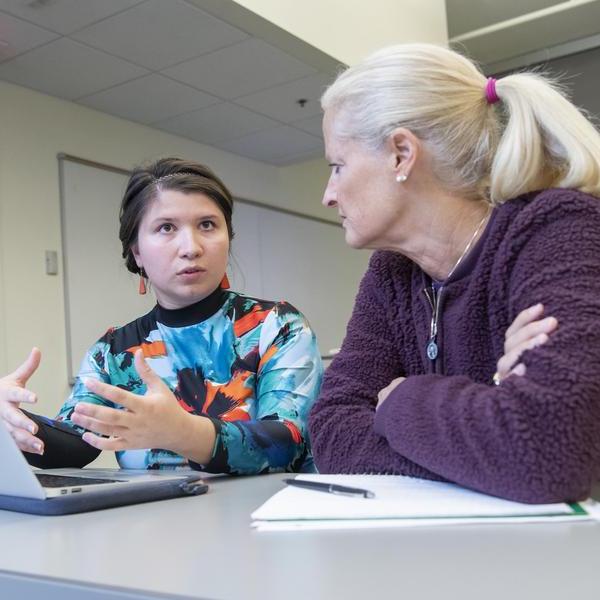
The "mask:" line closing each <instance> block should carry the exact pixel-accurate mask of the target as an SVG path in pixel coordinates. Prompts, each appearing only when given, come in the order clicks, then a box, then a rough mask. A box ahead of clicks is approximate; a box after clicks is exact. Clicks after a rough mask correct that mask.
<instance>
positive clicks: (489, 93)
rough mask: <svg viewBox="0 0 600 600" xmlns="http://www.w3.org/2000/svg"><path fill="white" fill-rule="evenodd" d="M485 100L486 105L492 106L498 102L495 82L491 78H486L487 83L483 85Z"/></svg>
mask: <svg viewBox="0 0 600 600" xmlns="http://www.w3.org/2000/svg"><path fill="white" fill-rule="evenodd" d="M485 99H486V100H487V102H488V104H494V103H496V102H498V100H500V98H498V94H497V93H496V80H495V79H494V78H493V77H488V80H487V83H486V84H485Z"/></svg>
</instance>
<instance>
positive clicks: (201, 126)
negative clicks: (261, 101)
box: [155, 102, 279, 144]
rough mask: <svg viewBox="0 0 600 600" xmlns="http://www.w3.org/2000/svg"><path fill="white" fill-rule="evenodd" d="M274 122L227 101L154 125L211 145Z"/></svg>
mask: <svg viewBox="0 0 600 600" xmlns="http://www.w3.org/2000/svg"><path fill="white" fill-rule="evenodd" d="M278 125H279V123H277V122H276V121H273V120H271V119H268V118H267V117H263V116H262V115H257V114H256V113H253V112H251V111H249V110H247V109H245V108H242V107H241V106H236V105H235V104H230V103H228V102H222V103H220V104H215V105H214V106H209V107H208V108H204V109H202V110H197V111H195V112H193V113H188V114H185V115H180V116H178V117H173V118H172V119H168V120H166V121H162V122H160V123H156V124H155V126H156V127H158V128H160V129H164V130H165V131H169V132H170V133H175V134H176V135H183V136H185V137H188V138H191V139H193V140H196V141H198V142H202V143H203V144H215V142H221V141H224V140H230V139H233V138H239V137H242V136H245V135H247V134H249V133H254V132H255V131H260V130H263V129H268V128H275V127H277V126H278Z"/></svg>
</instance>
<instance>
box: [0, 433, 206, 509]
mask: <svg viewBox="0 0 600 600" xmlns="http://www.w3.org/2000/svg"><path fill="white" fill-rule="evenodd" d="M0 456H1V457H2V460H1V461H0V509H7V510H15V511H19V512H28V513H33V514H55V515H58V514H70V513H76V512H86V511H90V510H99V509H102V508H112V507H116V506H123V505H126V504H135V503H139V502H149V501H151V500H163V499H166V498H174V497H177V496H186V495H198V494H202V493H205V492H206V491H207V490H208V486H207V485H206V484H205V483H204V482H203V481H201V480H200V475H199V474H198V473H196V474H190V473H181V472H176V471H174V472H171V473H168V474H162V473H161V474H157V473H154V472H146V471H141V472H139V473H129V472H123V471H119V470H118V469H114V470H113V472H112V473H111V471H110V470H108V469H102V470H92V469H48V470H43V471H42V470H37V469H36V470H34V469H32V468H31V467H30V465H29V463H28V462H27V460H26V459H25V457H24V456H23V454H22V452H21V450H19V447H18V446H17V445H16V443H15V441H14V440H13V439H12V437H11V435H10V433H9V432H8V430H7V429H6V426H5V425H4V423H1V422H0Z"/></svg>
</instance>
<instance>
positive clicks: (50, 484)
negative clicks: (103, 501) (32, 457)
mask: <svg viewBox="0 0 600 600" xmlns="http://www.w3.org/2000/svg"><path fill="white" fill-rule="evenodd" d="M35 476H36V477H37V478H38V481H39V482H40V483H41V484H42V486H43V487H47V488H57V487H70V486H73V485H92V484H96V483H115V482H116V481H118V479H93V478H92V477H73V476H71V475H47V474H45V473H35Z"/></svg>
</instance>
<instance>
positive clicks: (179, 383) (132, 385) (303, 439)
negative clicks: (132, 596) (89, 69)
mask: <svg viewBox="0 0 600 600" xmlns="http://www.w3.org/2000/svg"><path fill="white" fill-rule="evenodd" d="M232 210H233V202H232V198H231V194H230V193H229V191H228V190H227V188H226V187H225V186H224V185H223V183H222V182H221V181H220V180H219V179H218V178H217V177H216V176H215V175H214V174H213V173H212V172H211V171H210V170H209V169H208V168H206V167H205V166H203V165H201V164H198V163H195V162H191V161H185V160H180V159H175V158H167V159H162V160H158V161H157V162H155V163H154V164H151V165H149V166H148V167H140V168H136V169H135V170H134V171H133V174H132V175H131V178H130V180H129V183H128V185H127V189H126V192H125V195H124V198H123V202H122V205H121V214H120V223H121V227H120V239H121V242H122V244H123V257H124V259H125V262H126V266H127V268H128V269H129V270H130V271H131V272H133V273H137V274H139V276H140V292H142V293H145V291H146V288H147V286H148V285H150V286H151V288H152V290H153V292H154V294H155V295H156V299H157V304H156V306H155V307H154V308H153V309H152V311H150V312H149V313H148V314H146V315H143V316H141V317H139V318H138V319H136V320H135V321H132V322H131V323H129V324H127V325H125V326H124V327H117V328H114V329H111V330H109V331H108V332H107V333H106V334H105V335H104V336H103V337H102V338H100V340H99V341H98V342H97V343H96V344H94V346H92V348H90V350H89V351H88V352H87V354H86V356H85V358H84V359H83V362H82V365H81V370H80V372H79V375H78V377H77V379H76V381H75V385H74V387H73V391H72V393H71V396H70V397H69V399H68V400H67V401H66V402H65V404H64V405H63V407H62V408H61V410H60V412H59V415H58V420H59V422H61V423H62V424H64V425H67V426H73V427H74V428H75V429H76V431H79V432H84V433H83V437H78V436H76V435H72V434H71V433H68V432H66V431H62V430H60V429H57V428H56V427H50V426H49V425H48V424H47V423H46V422H45V420H44V419H43V418H41V417H38V416H36V415H33V414H29V413H26V412H25V411H22V410H21V409H19V407H18V404H19V402H23V401H24V402H31V401H35V395H34V394H33V393H32V392H30V391H28V390H26V389H25V384H26V382H27V379H28V378H29V376H30V375H31V374H32V373H33V372H34V371H35V369H36V368H37V365H38V364H39V360H40V353H39V350H37V349H34V350H33V352H32V354H31V355H30V357H29V358H28V360H27V361H26V362H25V363H24V364H23V365H22V366H21V367H20V368H19V369H17V371H15V373H13V374H12V375H11V376H8V377H5V378H4V379H3V380H0V416H1V418H2V420H3V421H4V423H5V425H6V426H7V427H8V428H9V430H10V431H11V433H12V435H13V437H14V439H15V440H16V441H17V443H18V444H19V447H20V448H21V449H22V450H23V451H24V452H25V453H26V456H27V457H28V459H29V462H30V463H32V464H34V465H36V466H41V467H63V466H83V465H85V464H88V463H89V462H90V461H91V460H93V459H94V458H95V457H96V456H97V455H98V454H99V452H100V451H101V450H114V451H116V453H117V459H118V462H119V464H120V466H121V467H123V468H143V469H159V468H174V467H179V466H185V465H188V464H189V465H191V466H192V467H194V468H198V469H202V470H206V471H210V472H225V473H237V474H251V473H265V472H269V471H274V470H288V471H300V470H308V471H310V470H312V469H313V462H312V456H311V451H310V445H309V442H308V438H307V432H306V421H307V415H308V410H309V408H310V406H311V405H312V403H313V401H314V399H315V397H316V394H317V393H318V390H319V386H320V382H321V376H322V367H321V361H320V357H319V354H318V349H317V345H316V341H315V336H314V334H313V332H312V331H311V330H310V327H309V325H308V323H307V322H306V320H305V318H304V317H303V316H302V314H300V313H299V312H298V311H297V310H296V309H295V308H294V307H293V306H291V305H290V304H288V303H286V302H269V301H264V300H257V299H255V298H250V297H247V296H244V295H242V294H239V293H236V292H233V291H229V290H228V289H227V288H228V284H227V277H226V275H225V270H226V267H227V261H228V256H229V249H230V243H231V240H232V238H233V229H232V222H231V218H232Z"/></svg>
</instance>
